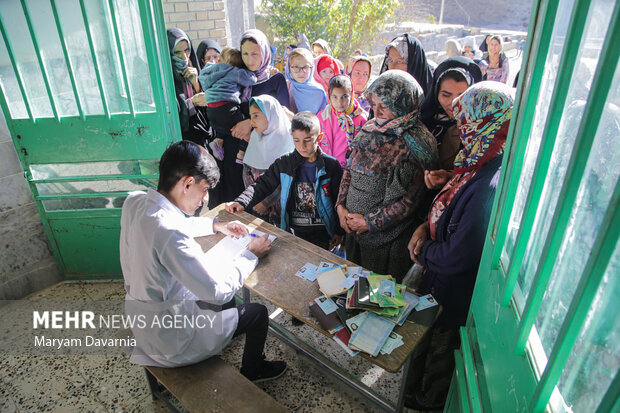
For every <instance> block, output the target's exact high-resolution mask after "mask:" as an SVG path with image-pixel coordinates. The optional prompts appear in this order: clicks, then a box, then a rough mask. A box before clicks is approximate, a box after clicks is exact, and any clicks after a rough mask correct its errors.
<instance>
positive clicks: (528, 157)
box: [502, 0, 575, 268]
mask: <svg viewBox="0 0 620 413" xmlns="http://www.w3.org/2000/svg"><path fill="white" fill-rule="evenodd" d="M574 2H575V1H574V0H560V3H559V5H558V11H557V15H556V19H555V25H554V27H553V34H552V35H551V41H550V46H549V53H548V55H547V60H546V61H545V69H544V72H543V75H542V79H541V83H540V92H539V93H538V100H537V101H536V113H535V115H534V119H533V121H532V129H531V131H530V133H529V135H526V136H527V139H528V143H527V149H526V151H525V158H524V161H523V167H522V170H521V177H520V178H519V186H518V188H517V193H516V195H515V199H514V202H513V207H512V214H511V216H510V221H509V224H508V230H507V235H506V241H505V243H504V249H503V251H502V260H503V261H504V268H508V265H507V263H508V260H509V259H510V255H511V254H512V250H513V248H514V244H515V242H516V238H517V234H518V232H519V226H520V223H521V217H522V216H523V211H524V209H525V202H526V198H527V193H528V191H529V189H530V184H531V181H532V174H533V173H534V166H535V164H536V158H537V157H538V149H539V148H540V142H541V139H542V134H543V130H544V128H545V123H546V121H547V115H548V112H549V104H550V102H551V96H552V94H553V86H554V83H555V79H556V77H557V75H558V68H559V63H560V57H561V55H562V50H563V49H564V40H565V38H566V33H567V31H568V23H569V21H570V13H571V10H572V8H573V5H574Z"/></svg>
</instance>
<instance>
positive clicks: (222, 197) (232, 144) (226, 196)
mask: <svg viewBox="0 0 620 413" xmlns="http://www.w3.org/2000/svg"><path fill="white" fill-rule="evenodd" d="M207 114H208V115H209V120H210V122H211V126H212V128H213V130H214V131H215V134H216V136H217V137H218V138H222V139H223V140H224V160H223V161H222V162H218V166H219V168H220V182H219V184H218V185H217V187H215V188H214V189H213V193H212V192H210V196H215V197H216V198H217V201H213V202H210V203H209V207H214V206H215V205H218V204H219V203H222V202H230V201H234V200H235V198H236V197H237V196H238V195H240V194H241V192H243V190H244V189H245V186H244V185H243V165H241V164H238V163H237V162H236V161H237V152H239V148H240V145H241V142H242V140H241V139H237V138H235V137H234V136H232V135H231V134H230V129H231V128H232V127H233V126H235V125H236V124H237V123H239V122H240V121H242V120H243V114H242V113H241V109H240V108H239V105H237V104H235V103H227V104H225V105H222V106H218V107H217V108H209V107H207ZM243 142H244V143H245V147H247V142H245V141H243ZM215 202H217V204H216V203H215ZM214 204H215V205H214Z"/></svg>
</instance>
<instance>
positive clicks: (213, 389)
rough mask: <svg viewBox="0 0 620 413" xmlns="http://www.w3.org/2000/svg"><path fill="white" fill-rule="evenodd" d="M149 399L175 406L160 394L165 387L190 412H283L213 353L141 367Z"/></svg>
mask: <svg viewBox="0 0 620 413" xmlns="http://www.w3.org/2000/svg"><path fill="white" fill-rule="evenodd" d="M145 370H146V377H147V379H148V382H149V387H150V389H151V394H152V396H153V400H155V399H159V400H161V401H162V402H163V403H164V404H165V405H166V406H167V407H168V408H169V409H170V410H171V411H173V412H178V409H177V408H176V407H175V406H174V405H172V404H171V403H170V401H169V400H168V398H167V397H166V396H165V395H164V394H162V391H163V388H164V387H165V388H166V389H168V391H169V392H170V393H171V394H172V395H173V396H174V397H176V398H177V399H178V400H179V401H180V402H181V404H182V405H183V406H184V407H185V408H187V410H189V411H190V412H214V413H215V412H217V413H220V412H257V413H258V412H269V413H278V412H287V411H288V410H287V409H286V408H285V407H284V406H282V405H281V404H280V403H278V402H277V401H275V400H274V399H273V398H272V397H271V396H269V395H268V394H267V393H265V392H264V391H262V390H261V389H260V388H258V387H257V386H256V385H255V384H254V383H252V382H251V381H249V380H248V379H246V378H245V376H243V375H242V374H241V373H240V372H239V371H238V370H237V369H235V368H234V367H232V366H230V365H229V364H227V363H226V362H225V361H223V360H222V359H221V358H219V357H217V356H214V357H211V358H209V359H207V360H205V361H202V362H200V363H198V364H193V365H191V366H185V367H176V368H162V367H145Z"/></svg>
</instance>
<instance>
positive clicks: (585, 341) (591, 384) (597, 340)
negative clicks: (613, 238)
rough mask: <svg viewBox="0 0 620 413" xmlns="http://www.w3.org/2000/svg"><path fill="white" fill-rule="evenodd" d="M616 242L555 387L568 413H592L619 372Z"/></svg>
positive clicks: (619, 268)
mask: <svg viewBox="0 0 620 413" xmlns="http://www.w3.org/2000/svg"><path fill="white" fill-rule="evenodd" d="M618 274H620V243H617V244H616V249H615V251H614V255H613V256H612V259H611V261H610V263H609V265H608V267H607V270H606V271H605V274H604V275H603V280H602V281H601V285H600V286H599V288H598V291H597V293H596V296H595V298H594V302H593V303H592V306H591V307H590V311H588V315H587V317H586V321H585V323H584V325H583V327H582V329H581V332H580V334H579V337H578V338H577V342H576V343H575V346H574V347H573V350H572V351H571V353H570V357H569V359H568V361H567V363H566V366H565V368H564V371H563V372H562V376H561V377H560V381H559V383H558V387H559V389H560V392H561V393H562V396H563V397H564V400H565V403H566V404H567V405H568V406H570V408H571V410H569V409H566V411H572V412H594V411H596V408H597V407H598V405H599V403H600V402H601V400H602V399H603V395H604V394H605V392H606V391H607V388H608V387H609V385H610V383H611V381H612V380H613V378H614V376H615V375H616V374H617V372H618V369H620V317H618V302H620V277H618Z"/></svg>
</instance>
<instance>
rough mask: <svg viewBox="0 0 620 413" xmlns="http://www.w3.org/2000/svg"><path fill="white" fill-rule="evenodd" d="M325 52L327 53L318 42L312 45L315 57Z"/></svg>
mask: <svg viewBox="0 0 620 413" xmlns="http://www.w3.org/2000/svg"><path fill="white" fill-rule="evenodd" d="M323 53H325V51H324V50H323V48H322V47H321V46H319V45H318V44H315V45H314V46H312V54H314V57H317V56H319V55H322V54H323Z"/></svg>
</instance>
